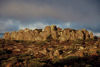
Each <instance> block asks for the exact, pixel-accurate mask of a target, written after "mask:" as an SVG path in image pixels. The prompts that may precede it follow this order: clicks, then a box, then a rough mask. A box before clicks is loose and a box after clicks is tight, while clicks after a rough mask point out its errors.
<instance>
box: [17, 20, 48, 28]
mask: <svg viewBox="0 0 100 67" xmlns="http://www.w3.org/2000/svg"><path fill="white" fill-rule="evenodd" d="M47 25H49V24H46V23H43V22H34V23H33V24H29V25H20V26H19V29H25V28H29V29H36V28H37V29H43V28H44V27H45V26H47Z"/></svg>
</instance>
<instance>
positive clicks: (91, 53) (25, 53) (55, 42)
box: [0, 26, 100, 67]
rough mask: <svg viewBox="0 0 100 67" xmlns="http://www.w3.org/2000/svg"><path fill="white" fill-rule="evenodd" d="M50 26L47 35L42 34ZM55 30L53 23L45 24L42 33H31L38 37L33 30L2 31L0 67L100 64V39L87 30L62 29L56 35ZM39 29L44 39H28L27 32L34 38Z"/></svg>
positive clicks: (84, 66)
mask: <svg viewBox="0 0 100 67" xmlns="http://www.w3.org/2000/svg"><path fill="white" fill-rule="evenodd" d="M49 28H50V31H49V35H45V33H46V34H47V32H48V30H49ZM46 30H47V31H46ZM52 30H53V34H52ZM57 30H58V28H57V27H56V26H47V27H46V28H45V29H44V31H41V32H38V30H37V29H36V31H37V32H38V34H37V33H35V34H34V35H37V36H33V31H35V30H27V31H26V30H22V32H20V31H18V32H11V33H5V35H4V38H5V39H0V67H99V66H100V39H99V38H96V37H94V36H93V34H92V33H89V32H88V31H86V30H84V31H85V32H84V31H83V30H73V29H64V30H61V31H60V34H59V36H58V32H57ZM78 31H79V32H78ZM42 32H45V33H44V34H43V35H44V36H43V37H47V38H46V39H45V40H40V39H39V40H32V39H31V38H30V37H31V36H30V34H32V36H33V37H32V38H34V37H36V38H37V37H38V36H39V35H40V33H42ZM54 32H56V34H55V33H54ZM26 33H29V35H28V34H26ZM25 34H26V35H25ZM69 34H70V35H69ZM15 35H16V36H15ZM56 35H57V36H56ZM76 35H77V36H76ZM23 36H27V37H28V36H29V39H25V38H26V37H25V38H24V37H23ZM68 36H69V38H68ZM6 37H7V38H6ZM14 37H15V38H14ZM39 38H40V36H39Z"/></svg>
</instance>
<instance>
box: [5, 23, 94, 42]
mask: <svg viewBox="0 0 100 67" xmlns="http://www.w3.org/2000/svg"><path fill="white" fill-rule="evenodd" d="M3 38H4V39H10V40H31V41H49V40H51V39H52V40H57V41H60V42H64V41H67V40H88V39H93V38H94V36H93V33H92V32H88V31H87V30H85V29H82V30H74V29H69V28H66V29H63V30H62V29H61V28H59V27H56V26H55V25H51V26H46V27H45V28H44V30H42V29H35V30H30V29H27V28H26V29H24V30H19V31H17V32H16V31H15V32H14V31H13V32H11V33H9V32H6V33H5V34H4V37H3Z"/></svg>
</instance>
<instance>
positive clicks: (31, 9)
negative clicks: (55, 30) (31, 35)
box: [0, 0, 100, 32]
mask: <svg viewBox="0 0 100 67" xmlns="http://www.w3.org/2000/svg"><path fill="white" fill-rule="evenodd" d="M99 18H100V1H99V0H9V1H8V0H0V32H5V31H13V30H18V29H22V28H25V27H29V28H32V29H33V28H43V27H44V26H46V25H51V24H55V25H57V26H60V27H62V28H65V27H67V28H68V27H69V28H75V29H81V28H86V29H88V30H92V31H94V32H100V28H99V26H100V19H99Z"/></svg>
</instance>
